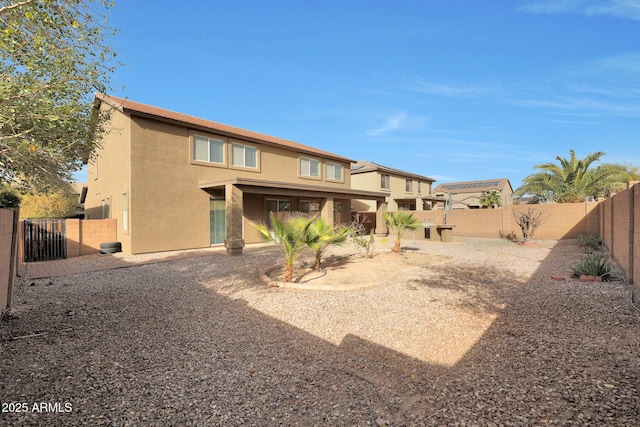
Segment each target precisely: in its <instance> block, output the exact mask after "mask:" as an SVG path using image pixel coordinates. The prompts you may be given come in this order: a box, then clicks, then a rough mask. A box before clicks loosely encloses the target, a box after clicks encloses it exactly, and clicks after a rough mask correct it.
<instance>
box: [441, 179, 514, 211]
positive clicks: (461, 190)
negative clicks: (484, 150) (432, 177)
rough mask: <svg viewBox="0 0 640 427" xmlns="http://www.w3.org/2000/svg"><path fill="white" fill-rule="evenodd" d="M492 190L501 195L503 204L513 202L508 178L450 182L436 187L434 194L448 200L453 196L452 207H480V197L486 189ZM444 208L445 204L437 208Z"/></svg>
mask: <svg viewBox="0 0 640 427" xmlns="http://www.w3.org/2000/svg"><path fill="white" fill-rule="evenodd" d="M491 190H494V191H496V192H497V193H498V194H499V195H500V197H501V199H502V206H504V205H512V204H513V188H512V187H511V183H510V182H509V180H508V179H507V178H497V179H484V180H478V181H462V182H448V183H446V184H440V185H438V186H437V187H436V188H434V189H433V194H434V195H435V196H436V197H441V198H445V199H446V200H448V199H449V196H451V202H452V209H479V208H481V207H482V206H481V205H480V197H482V194H483V193H484V192H485V191H491ZM444 208H445V206H444V205H443V204H438V206H437V209H444Z"/></svg>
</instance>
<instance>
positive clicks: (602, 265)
mask: <svg viewBox="0 0 640 427" xmlns="http://www.w3.org/2000/svg"><path fill="white" fill-rule="evenodd" d="M571 269H572V270H573V275H574V277H579V276H600V277H602V280H611V274H612V271H613V265H612V264H611V262H610V261H609V256H608V255H606V254H604V253H602V252H600V253H592V254H589V255H587V256H586V257H585V258H583V259H582V260H581V261H580V262H578V263H577V264H576V265H574V266H573V267H571Z"/></svg>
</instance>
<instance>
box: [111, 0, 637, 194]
mask: <svg viewBox="0 0 640 427" xmlns="http://www.w3.org/2000/svg"><path fill="white" fill-rule="evenodd" d="M110 24H111V25H112V26H113V27H116V28H118V29H119V30H120V34H118V35H117V37H115V38H114V39H112V44H113V45H114V46H115V47H116V49H117V51H118V53H119V59H120V60H121V61H123V62H124V63H125V65H124V66H123V67H121V68H119V69H118V70H117V72H116V73H115V75H114V76H113V80H112V83H113V91H112V94H113V95H116V96H120V97H126V98H129V99H131V100H134V101H138V102H142V103H146V104H151V105H155V106H158V107H162V108H167V109H170V110H174V111H179V112H182V113H186V114H191V115H194V116H198V117H202V118H206V119H210V120H214V121H218V122H221V123H226V124H230V125H233V126H238V127H241V128H245V129H250V130H253V131H257V132H262V133H265V134H269V135H274V136H278V137H281V138H286V139H290V140H293V141H296V142H300V143H303V144H307V145H311V146H314V147H317V148H321V149H324V150H327V151H331V152H334V153H336V154H340V155H343V156H346V157H349V158H353V159H356V160H371V161H374V162H376V163H380V164H383V165H386V166H390V167H394V168H399V169H403V170H406V171H408V172H413V173H418V174H422V175H426V176H429V177H432V178H435V179H436V180H437V182H436V184H438V183H443V182H448V181H462V180H476V179H489V178H501V177H507V178H509V179H510V180H511V182H512V185H513V186H514V188H517V187H518V186H519V185H520V183H521V181H522V179H523V178H524V177H525V176H527V175H529V174H531V173H533V172H534V169H533V166H534V165H535V164H538V163H545V162H551V161H554V159H555V156H556V155H561V156H563V157H568V155H569V150H570V149H572V148H573V149H574V150H575V151H576V153H577V154H578V156H579V157H584V156H586V155H587V154H588V153H591V152H594V151H599V150H601V151H605V152H606V153H607V154H606V156H604V157H603V160H604V161H606V162H626V163H632V164H634V165H636V166H640V149H639V148H638V147H640V144H639V141H638V140H639V136H640V120H639V119H640V0H596V1H589V0H540V1H537V0H531V1H507V0H504V1H503V0H490V1H462V0H456V1H450V0H424V1H418V0H407V1H405V0H393V1H391V0H388V1H377V0H336V1H333V0H325V1H319V0H317V1H316V0H305V1H303V0H269V1H265V0H263V1H240V0H236V1H184V2H175V1H164V0H159V1H143V0H118V1H117V7H116V8H115V9H114V10H112V11H111V12H110Z"/></svg>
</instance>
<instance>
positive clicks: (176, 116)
mask: <svg viewBox="0 0 640 427" xmlns="http://www.w3.org/2000/svg"><path fill="white" fill-rule="evenodd" d="M95 98H96V100H99V101H101V102H105V103H106V104H108V105H110V106H111V107H113V108H115V109H117V110H118V111H121V112H123V113H126V114H131V115H136V116H141V117H147V118H152V119H155V120H160V121H164V122H170V123H175V124H179V125H182V126H186V127H189V128H193V129H199V130H203V131H208V132H212V133H221V134H224V135H226V136H232V137H237V138H242V139H245V140H249V141H252V142H256V143H261V144H267V145H275V146H280V147H285V148H289V149H291V150H295V151H300V152H303V153H307V154H311V155H315V156H322V157H326V158H330V159H333V160H338V161H341V162H348V163H351V162H354V160H352V159H349V158H347V157H343V156H339V155H337V154H333V153H329V152H328V151H323V150H319V149H317V148H313V147H310V146H308V145H304V144H300V143H297V142H293V141H289V140H286V139H282V138H277V137H274V136H269V135H265V134H261V133H258V132H253V131H250V130H246V129H241V128H237V127H234V126H229V125H225V124H222V123H218V122H213V121H211V120H206V119H201V118H199V117H194V116H189V115H187V114H182V113H177V112H175V111H170V110H165V109H163V108H159V107H154V106H151V105H147V104H142V103H140V102H135V101H131V100H128V99H124V98H118V97H115V96H110V95H105V94H103V93H96V94H95Z"/></svg>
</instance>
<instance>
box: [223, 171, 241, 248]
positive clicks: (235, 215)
mask: <svg viewBox="0 0 640 427" xmlns="http://www.w3.org/2000/svg"><path fill="white" fill-rule="evenodd" d="M224 190H225V208H226V209H225V214H226V220H227V224H226V231H227V234H226V239H225V241H224V246H225V248H227V254H228V255H239V254H241V253H242V248H244V239H243V238H242V222H243V217H244V212H243V202H242V190H241V189H239V188H238V187H236V186H235V185H233V184H227V185H225V189H224Z"/></svg>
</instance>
